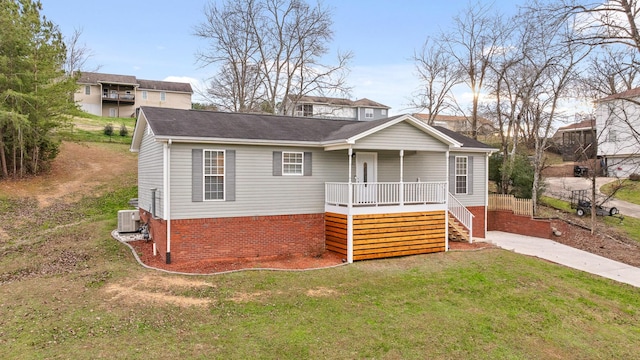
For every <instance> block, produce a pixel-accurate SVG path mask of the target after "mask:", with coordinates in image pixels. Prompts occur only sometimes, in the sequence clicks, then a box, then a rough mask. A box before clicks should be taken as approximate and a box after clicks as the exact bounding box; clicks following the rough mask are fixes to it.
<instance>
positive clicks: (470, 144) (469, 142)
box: [433, 126, 492, 149]
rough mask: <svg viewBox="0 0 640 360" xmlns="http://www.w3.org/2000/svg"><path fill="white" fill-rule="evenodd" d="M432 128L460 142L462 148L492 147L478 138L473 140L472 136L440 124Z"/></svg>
mask: <svg viewBox="0 0 640 360" xmlns="http://www.w3.org/2000/svg"><path fill="white" fill-rule="evenodd" d="M433 128H434V129H436V130H438V131H440V132H441V133H443V134H445V135H447V136H448V137H450V138H452V139H453V140H455V141H457V142H459V143H461V144H462V147H463V148H465V147H466V148H474V149H491V148H492V147H491V146H489V145H487V144H485V143H482V142H480V141H478V140H475V139H473V138H470V137H468V136H464V135H462V134H460V133H457V132H455V131H453V130H449V129H447V128H446V127H442V126H433Z"/></svg>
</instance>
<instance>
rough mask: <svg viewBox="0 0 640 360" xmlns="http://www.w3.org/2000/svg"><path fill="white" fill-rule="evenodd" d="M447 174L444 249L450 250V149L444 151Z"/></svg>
mask: <svg viewBox="0 0 640 360" xmlns="http://www.w3.org/2000/svg"><path fill="white" fill-rule="evenodd" d="M444 163H445V164H446V165H447V166H445V167H444V168H445V174H447V177H446V179H447V181H445V187H446V189H444V190H445V191H444V193H445V197H444V199H445V200H444V201H445V204H447V210H445V212H444V251H449V150H447V151H446V152H445V153H444Z"/></svg>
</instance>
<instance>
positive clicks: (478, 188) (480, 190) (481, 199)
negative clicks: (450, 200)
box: [449, 152, 487, 206]
mask: <svg viewBox="0 0 640 360" xmlns="http://www.w3.org/2000/svg"><path fill="white" fill-rule="evenodd" d="M450 156H451V158H452V159H453V158H454V157H455V156H469V157H473V168H472V169H470V175H471V176H473V179H472V180H471V181H472V184H471V185H472V187H473V189H472V193H471V194H454V196H455V197H456V198H457V199H458V200H460V202H461V203H462V205H465V206H484V205H485V200H486V196H487V181H486V179H487V173H486V171H487V169H486V157H485V155H484V154H477V153H476V154H474V153H462V152H451V153H450ZM449 177H450V178H451V177H452V175H451V174H449Z"/></svg>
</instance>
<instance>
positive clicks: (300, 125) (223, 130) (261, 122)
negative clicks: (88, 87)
mask: <svg viewBox="0 0 640 360" xmlns="http://www.w3.org/2000/svg"><path fill="white" fill-rule="evenodd" d="M141 109H142V112H143V113H144V115H145V118H146V119H147V122H148V123H149V126H150V127H151V130H153V133H154V134H155V135H156V136H160V137H185V138H217V139H247V140H272V141H304V142H318V143H319V142H325V141H335V140H342V139H348V138H351V137H353V136H356V135H358V134H361V133H363V132H366V131H368V130H371V129H373V128H375V127H378V126H380V125H383V124H385V123H387V122H390V121H393V120H395V119H397V118H399V117H401V116H403V115H398V116H394V117H390V118H385V119H379V120H374V121H354V120H333V119H317V118H308V117H292V116H278V115H264V114H245V113H228V112H215V111H201V110H180V109H169V108H158V107H148V106H143V107H142V108H141ZM434 128H436V129H437V130H438V131H441V132H442V133H444V134H445V135H447V136H449V137H451V138H453V139H454V140H457V141H459V142H461V143H463V144H464V146H465V147H473V148H490V147H489V146H487V145H485V144H483V143H481V142H479V141H476V140H473V139H471V138H468V137H466V136H464V135H460V134H458V133H456V132H453V131H451V130H448V129H445V128H441V127H438V126H436V127H434Z"/></svg>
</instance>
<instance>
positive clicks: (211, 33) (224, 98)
mask: <svg viewBox="0 0 640 360" xmlns="http://www.w3.org/2000/svg"><path fill="white" fill-rule="evenodd" d="M259 12H261V5H260V4H258V3H257V2H256V1H253V0H247V1H244V2H235V1H227V2H225V3H224V6H223V7H222V8H217V7H216V6H214V5H213V4H208V5H207V6H206V8H205V16H206V21H205V22H203V23H201V24H200V25H199V26H198V27H197V28H196V30H195V34H196V36H198V37H201V38H203V39H206V40H208V45H209V47H208V48H207V50H206V51H201V52H199V53H198V54H197V55H198V60H199V61H200V62H201V64H202V65H203V66H207V65H211V64H219V65H220V66H219V69H218V72H217V74H216V75H215V76H213V77H212V80H211V82H210V84H209V87H208V88H207V90H206V93H207V96H208V97H209V98H210V99H211V100H212V103H213V104H215V105H216V106H217V107H218V108H220V109H222V110H227V111H234V112H252V111H255V107H254V105H255V104H256V103H258V102H259V100H260V99H261V98H263V97H264V96H265V94H264V89H262V88H261V74H260V72H259V64H258V63H257V60H256V58H258V39H257V34H255V32H254V31H253V29H252V27H251V24H250V22H249V21H250V18H251V17H253V16H254V14H255V13H259Z"/></svg>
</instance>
